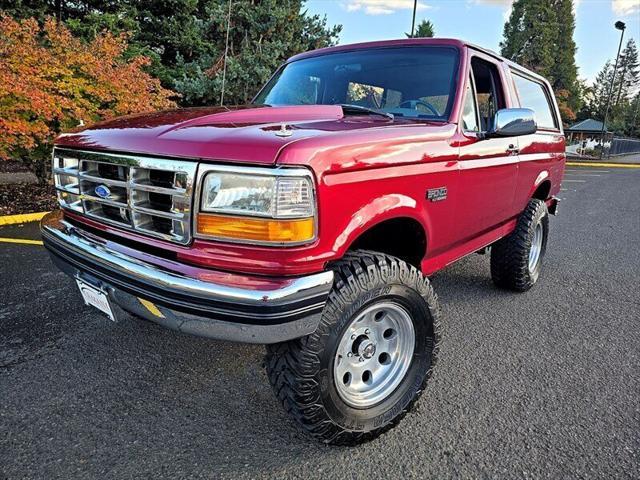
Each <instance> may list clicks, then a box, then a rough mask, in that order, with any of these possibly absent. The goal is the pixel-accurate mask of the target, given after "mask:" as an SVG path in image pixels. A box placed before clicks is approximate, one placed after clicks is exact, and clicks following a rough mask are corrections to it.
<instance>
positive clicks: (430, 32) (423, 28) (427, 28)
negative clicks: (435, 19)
mask: <svg viewBox="0 0 640 480" xmlns="http://www.w3.org/2000/svg"><path fill="white" fill-rule="evenodd" d="M435 33H436V32H435V30H434V28H433V23H431V20H426V19H425V20H422V21H421V22H420V23H419V24H418V26H417V28H416V29H415V31H414V32H413V35H411V34H410V33H405V35H406V36H407V38H432V37H434V36H435Z"/></svg>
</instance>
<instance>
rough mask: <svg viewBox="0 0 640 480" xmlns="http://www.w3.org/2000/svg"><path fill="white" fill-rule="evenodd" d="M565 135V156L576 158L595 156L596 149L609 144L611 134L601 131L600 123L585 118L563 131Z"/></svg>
mask: <svg viewBox="0 0 640 480" xmlns="http://www.w3.org/2000/svg"><path fill="white" fill-rule="evenodd" d="M565 133H566V135H567V154H568V155H575V156H578V157H593V156H597V154H598V152H596V148H597V147H599V146H600V145H602V144H603V143H604V144H605V148H606V146H607V143H610V142H611V139H612V137H613V133H612V132H609V131H608V130H606V128H605V130H604V133H603V130H602V122H601V121H599V120H594V119H592V118H587V119H586V120H582V121H580V122H578V123H576V124H574V125H572V126H570V127H569V128H567V129H566V130H565Z"/></svg>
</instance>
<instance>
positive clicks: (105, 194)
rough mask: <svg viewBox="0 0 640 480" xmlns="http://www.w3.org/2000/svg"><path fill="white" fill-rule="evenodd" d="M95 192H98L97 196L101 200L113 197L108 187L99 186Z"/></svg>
mask: <svg viewBox="0 0 640 480" xmlns="http://www.w3.org/2000/svg"><path fill="white" fill-rule="evenodd" d="M94 192H96V195H98V196H99V197H100V198H109V196H110V195H111V190H109V187H107V186H106V185H98V186H97V187H96V188H95V190H94Z"/></svg>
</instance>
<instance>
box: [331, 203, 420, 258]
mask: <svg viewBox="0 0 640 480" xmlns="http://www.w3.org/2000/svg"><path fill="white" fill-rule="evenodd" d="M396 213H397V215H393V216H389V215H385V216H381V217H378V218H375V219H372V221H371V222H369V223H368V224H367V225H366V226H365V228H363V229H361V230H359V231H358V232H357V235H354V236H353V237H352V238H351V240H350V241H349V242H348V244H346V245H345V248H344V253H346V252H349V251H353V250H373V251H376V252H379V253H383V254H387V255H391V256H394V257H397V258H400V259H401V260H403V261H405V262H407V263H409V264H410V265H413V266H415V267H416V268H418V270H420V265H421V261H422V259H423V258H424V257H425V255H426V253H427V245H428V243H429V240H428V236H427V229H426V228H425V226H424V224H423V223H422V222H421V221H420V220H418V218H416V216H415V215H411V214H407V212H403V213H400V212H396Z"/></svg>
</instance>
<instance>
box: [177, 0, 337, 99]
mask: <svg viewBox="0 0 640 480" xmlns="http://www.w3.org/2000/svg"><path fill="white" fill-rule="evenodd" d="M302 6H303V5H302V2H301V1H297V0H296V1H293V0H292V1H290V2H282V1H281V0H280V1H278V0H263V1H261V2H255V1H250V0H240V1H236V2H234V3H233V5H232V8H231V22H230V25H231V29H230V31H229V47H228V56H227V66H226V73H225V79H226V82H225V93H224V103H225V104H234V103H235V104H240V103H247V102H249V101H250V100H251V99H252V98H253V97H254V95H255V94H256V93H257V92H258V90H259V88H260V87H261V86H262V85H263V84H264V83H265V82H266V81H267V80H268V79H269V77H270V76H271V75H272V74H273V72H274V71H275V70H276V68H277V67H278V66H279V65H280V64H281V63H282V62H283V61H284V60H285V59H286V58H288V57H289V56H291V55H294V54H296V53H299V52H303V51H307V50H311V49H316V48H321V47H326V46H329V45H333V44H334V43H335V42H336V40H337V36H338V34H339V32H340V30H341V27H340V26H336V27H331V28H328V27H327V25H326V19H325V18H322V17H319V16H318V15H314V16H309V15H307V13H306V11H304V10H302V9H301V7H302ZM228 13H229V10H228V3H227V2H214V4H213V5H211V6H210V8H209V18H211V21H210V22H209V23H208V24H207V27H206V28H207V31H208V32H209V34H210V38H211V42H212V45H213V49H212V52H211V53H210V54H208V55H205V56H201V57H199V58H197V59H195V60H192V61H189V60H188V59H186V58H180V59H179V61H178V67H179V69H181V70H182V72H183V74H182V76H181V77H179V78H176V82H175V84H174V88H175V89H176V90H177V91H178V92H180V93H181V94H182V95H183V103H184V104H186V105H199V104H215V103H218V102H220V98H221V90H222V78H223V75H222V74H223V69H224V52H225V39H226V33H227V15H228Z"/></svg>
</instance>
